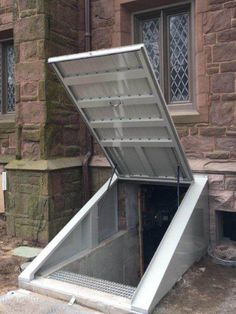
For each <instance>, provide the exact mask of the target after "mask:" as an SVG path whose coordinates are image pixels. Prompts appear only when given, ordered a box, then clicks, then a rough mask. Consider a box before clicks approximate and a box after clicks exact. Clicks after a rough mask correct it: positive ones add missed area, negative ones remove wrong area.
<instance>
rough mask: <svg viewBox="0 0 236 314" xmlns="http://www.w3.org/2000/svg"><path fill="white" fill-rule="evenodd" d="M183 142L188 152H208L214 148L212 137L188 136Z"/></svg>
mask: <svg viewBox="0 0 236 314" xmlns="http://www.w3.org/2000/svg"><path fill="white" fill-rule="evenodd" d="M181 142H182V144H183V146H184V148H185V150H186V151H187V152H196V151H200V152H208V151H212V150H213V148H214V141H213V138H211V137H205V136H186V137H183V138H182V139H181Z"/></svg>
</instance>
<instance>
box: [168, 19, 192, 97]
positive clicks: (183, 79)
mask: <svg viewBox="0 0 236 314" xmlns="http://www.w3.org/2000/svg"><path fill="white" fill-rule="evenodd" d="M169 32H170V33H169V51H170V55H169V67H170V68H169V71H170V72H169V76H170V101H171V102H178V101H187V100H189V58H188V53H189V48H188V47H189V42H188V41H189V37H188V34H189V15H188V14H187V13H184V14H179V15H173V16H170V17H169Z"/></svg>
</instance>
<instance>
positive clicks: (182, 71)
mask: <svg viewBox="0 0 236 314" xmlns="http://www.w3.org/2000/svg"><path fill="white" fill-rule="evenodd" d="M190 19H191V17H190V5H188V6H179V7H176V8H175V7H172V8H164V9H161V10H156V11H154V12H148V13H146V14H137V15H135V21H136V22H137V23H136V24H135V25H137V27H136V37H135V38H136V41H137V42H143V43H144V44H145V47H146V49H147V52H148V55H149V58H150V61H151V63H152V65H153V68H154V72H155V75H156V77H157V79H158V82H159V84H160V86H161V88H162V90H163V93H164V95H165V98H166V101H167V103H168V104H176V103H190V102H191V101H192V100H191V80H190V78H191V77H190V72H191V67H190V61H191V58H190V52H191V30H190Z"/></svg>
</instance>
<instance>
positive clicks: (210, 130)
mask: <svg viewBox="0 0 236 314" xmlns="http://www.w3.org/2000/svg"><path fill="white" fill-rule="evenodd" d="M225 131H226V128H219V127H200V128H199V134H200V135H202V136H221V135H224V134H225Z"/></svg>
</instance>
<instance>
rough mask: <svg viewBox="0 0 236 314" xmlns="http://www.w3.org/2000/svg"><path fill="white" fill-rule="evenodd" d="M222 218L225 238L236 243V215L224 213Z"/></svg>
mask: <svg viewBox="0 0 236 314" xmlns="http://www.w3.org/2000/svg"><path fill="white" fill-rule="evenodd" d="M221 217H222V231H223V232H222V233H223V234H222V235H223V237H224V238H228V239H230V240H232V241H236V213H233V212H223V211H222V212H221Z"/></svg>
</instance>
